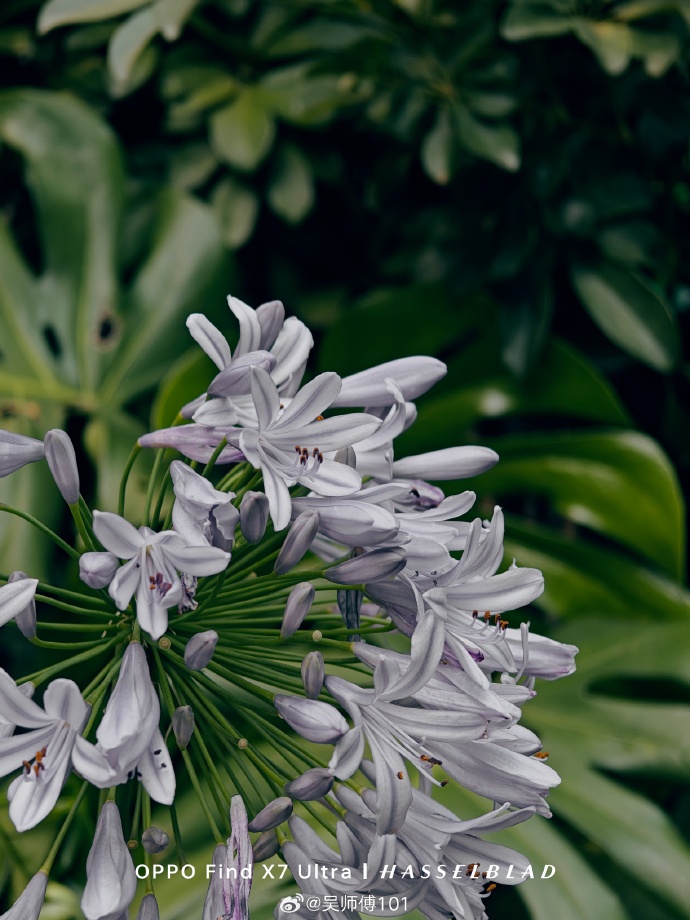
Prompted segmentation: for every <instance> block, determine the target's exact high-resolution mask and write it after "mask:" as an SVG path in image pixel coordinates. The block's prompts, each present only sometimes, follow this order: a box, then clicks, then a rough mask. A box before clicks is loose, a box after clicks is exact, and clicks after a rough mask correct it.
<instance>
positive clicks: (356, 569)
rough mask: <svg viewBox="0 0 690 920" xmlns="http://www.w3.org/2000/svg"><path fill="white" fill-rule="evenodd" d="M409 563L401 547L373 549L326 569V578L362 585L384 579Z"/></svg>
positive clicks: (341, 582) (339, 582) (340, 583)
mask: <svg viewBox="0 0 690 920" xmlns="http://www.w3.org/2000/svg"><path fill="white" fill-rule="evenodd" d="M406 564H407V558H406V556H405V553H404V552H403V551H402V550H401V549H388V548H385V547H382V548H380V549H372V550H370V551H369V552H368V553H363V554H362V555H361V556H355V557H353V558H352V559H347V560H346V561H345V562H341V563H340V565H334V566H332V567H331V568H330V569H326V571H325V572H324V573H323V574H324V578H327V579H328V580H329V581H333V582H335V583H336V584H339V585H361V584H364V583H366V582H376V581H383V579H384V578H390V576H391V575H396V574H397V573H398V572H400V571H402V569H404V568H405V565H406Z"/></svg>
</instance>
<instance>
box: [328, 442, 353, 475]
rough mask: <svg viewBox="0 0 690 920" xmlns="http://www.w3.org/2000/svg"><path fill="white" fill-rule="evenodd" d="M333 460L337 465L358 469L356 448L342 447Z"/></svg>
mask: <svg viewBox="0 0 690 920" xmlns="http://www.w3.org/2000/svg"><path fill="white" fill-rule="evenodd" d="M333 459H334V460H335V462H336V463H343V464H344V465H345V466H351V467H352V469H353V470H356V469H357V454H356V453H355V449H354V447H341V448H340V450H339V451H338V452H337V454H336V455H335V457H334V458H333Z"/></svg>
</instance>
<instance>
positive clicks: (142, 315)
mask: <svg viewBox="0 0 690 920" xmlns="http://www.w3.org/2000/svg"><path fill="white" fill-rule="evenodd" d="M227 258H228V257H227V255H226V253H225V250H224V248H223V246H222V243H221V240H220V235H219V231H218V225H217V223H216V220H215V218H214V217H213V214H212V211H211V209H210V208H209V207H208V206H206V205H204V204H201V202H199V201H197V200H195V199H192V198H189V197H187V196H185V195H181V194H179V193H177V192H173V191H166V192H165V193H164V194H163V195H162V196H161V198H160V211H159V219H158V223H157V226H156V231H155V236H154V243H153V247H152V249H151V252H150V254H149V255H148V258H147V260H146V262H145V263H144V265H143V266H142V267H141V270H140V271H139V273H138V275H137V277H136V278H135V281H134V283H133V285H132V289H131V291H130V293H129V296H128V302H127V305H126V324H125V328H124V333H123V339H122V344H121V346H120V348H119V349H118V351H117V353H116V354H115V358H116V360H115V359H114V360H113V361H112V363H111V365H110V368H109V371H108V374H107V377H106V379H105V380H104V382H103V385H102V387H101V389H100V391H99V398H100V400H101V401H102V402H103V403H105V404H106V405H107V404H109V403H110V402H111V401H115V400H117V402H118V403H119V404H120V405H121V404H123V403H125V402H126V401H127V400H128V399H130V398H131V397H132V396H134V395H135V394H137V393H140V392H142V391H143V390H145V389H147V388H152V387H153V386H155V384H156V383H158V381H160V379H161V377H162V376H163V374H164V373H165V372H166V371H167V370H168V368H169V365H170V361H171V359H174V358H175V357H177V355H178V354H179V352H180V341H182V342H185V339H184V338H182V339H181V336H185V335H186V330H185V318H186V316H187V315H188V314H189V313H191V312H192V311H193V310H195V309H198V307H199V305H201V304H206V303H211V304H213V303H221V302H222V299H223V296H224V293H225V292H224V290H223V288H224V282H223V280H222V279H223V265H224V264H226V265H227V264H228V261H227Z"/></svg>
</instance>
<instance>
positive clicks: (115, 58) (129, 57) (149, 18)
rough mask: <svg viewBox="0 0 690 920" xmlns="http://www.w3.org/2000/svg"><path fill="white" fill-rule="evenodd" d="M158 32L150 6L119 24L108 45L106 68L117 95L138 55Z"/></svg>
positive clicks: (122, 87)
mask: <svg viewBox="0 0 690 920" xmlns="http://www.w3.org/2000/svg"><path fill="white" fill-rule="evenodd" d="M157 34H158V23H157V21H156V16H155V14H154V12H153V9H152V7H150V6H148V7H146V9H144V10H139V12H138V13H135V14H134V15H133V16H130V17H129V19H127V20H126V21H125V22H123V23H122V25H121V26H119V27H118V28H117V29H116V30H115V33H114V34H113V37H112V39H111V40H110V44H109V45H108V69H109V70H110V73H111V74H112V77H113V80H114V82H115V87H116V90H117V92H118V95H122V94H123V89H124V87H126V86H127V83H128V82H129V79H130V76H131V74H132V70H133V68H134V65H135V64H136V62H137V60H138V59H139V57H140V55H141V54H142V52H143V51H144V49H145V48H146V46H147V45H148V43H149V42H150V41H151V39H152V38H153V37H154V36H155V35H157Z"/></svg>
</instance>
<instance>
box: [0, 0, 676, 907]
mask: <svg viewBox="0 0 690 920" xmlns="http://www.w3.org/2000/svg"><path fill="white" fill-rule="evenodd" d="M689 9H690V8H689V7H688V5H687V4H686V3H685V2H684V0H618V2H616V0H604V2H593V0H538V2H537V0H500V2H498V0H484V2H482V3H477V2H470V0H452V2H450V0H396V2H391V0H358V2H355V0H320V2H318V3H317V2H314V3H311V4H310V3H305V2H296V0H295V2H292V0H290V2H288V0H283V2H270V0H154V2H149V0H49V2H46V3H42V2H40V0H6V2H5V3H3V4H2V8H1V9H0V80H1V85H2V90H1V91H0V209H1V219H0V333H1V335H0V414H1V415H2V416H3V421H2V424H3V425H4V426H5V427H12V428H15V429H16V430H21V431H23V432H25V433H33V434H39V435H42V434H43V432H44V431H45V430H46V429H47V428H50V427H53V426H55V425H62V426H67V428H68V430H69V431H70V433H72V434H73V435H74V436H75V438H77V439H78V440H80V443H81V445H82V461H83V463H84V464H88V465H89V466H90V468H91V471H92V474H93V477H92V485H91V495H90V496H89V497H90V499H92V500H93V501H95V502H97V503H98V505H99V506H100V507H101V508H104V507H110V508H112V507H113V504H114V502H115V500H116V499H115V496H116V485H117V481H118V479H119V472H120V470H121V467H122V464H123V463H124V461H125V459H126V456H127V455H128V453H129V450H130V447H131V444H132V443H133V441H134V439H135V438H136V437H137V435H138V434H139V433H141V431H143V430H145V429H146V428H147V427H149V426H151V425H154V426H160V425H164V424H170V422H171V421H172V419H173V418H174V415H175V413H176V411H177V408H178V407H179V405H180V404H181V403H183V402H185V401H186V400H188V399H190V398H192V397H194V396H195V395H197V393H198V392H200V391H202V390H203V389H204V387H205V383H206V380H207V379H208V376H209V374H210V370H209V367H208V366H207V364H206V362H205V359H203V358H199V357H198V356H197V355H196V354H195V353H194V352H193V351H191V350H190V340H189V337H188V335H187V333H186V330H185V328H184V317H185V315H186V314H187V313H188V312H191V311H195V310H200V311H203V312H205V313H208V314H210V315H211V316H212V317H214V318H215V319H216V321H219V322H223V325H224V328H228V326H229V324H227V322H226V319H224V317H225V313H224V306H223V299H224V295H225V294H226V293H228V292H229V291H232V292H233V293H234V294H236V295H238V296H240V297H241V298H242V299H244V300H246V301H247V302H249V303H252V304H258V303H260V302H262V301H265V300H269V299H272V298H275V297H280V298H281V299H283V300H284V301H285V303H286V306H287V307H288V310H289V311H290V312H294V313H297V315H299V316H300V317H301V318H302V319H304V320H305V322H307V323H308V324H309V325H310V327H311V328H312V329H313V330H314V332H315V334H316V336H317V339H318V340H319V341H318V349H317V352H316V362H317V364H316V366H314V367H313V368H312V370H313V371H319V370H325V369H329V370H336V371H338V372H340V373H342V374H345V373H351V372H354V371H357V370H360V369H362V368H364V367H366V366H368V365H370V364H372V363H377V362H380V361H383V360H387V359H391V358H394V357H399V356H401V355H408V354H416V353H428V354H434V355H436V356H438V357H439V358H441V359H442V360H444V361H446V362H447V364H448V367H449V372H448V375H447V377H446V378H445V379H444V380H443V381H442V382H441V383H440V384H439V385H438V386H437V387H436V388H435V389H434V390H433V391H432V392H431V393H430V394H428V396H427V397H425V398H424V399H422V400H420V404H419V418H418V421H417V423H416V425H415V426H414V427H413V428H412V429H410V431H408V432H407V433H406V434H405V435H404V436H403V437H402V438H401V439H400V443H399V446H398V455H402V454H404V453H405V452H416V451H423V450H432V449H435V448H439V447H444V446H448V445H450V444H454V443H462V442H469V443H486V444H488V445H490V446H492V447H494V448H495V449H496V450H498V451H499V453H500V454H501V463H500V464H499V465H498V466H497V467H496V468H495V469H494V470H492V471H491V472H490V473H488V474H486V475H485V476H484V477H482V478H481V479H480V480H478V481H477V482H476V483H475V482H472V483H470V486H471V487H473V488H475V489H476V490H477V492H478V494H479V495H480V499H481V501H482V505H481V511H482V513H483V514H485V515H490V513H491V508H492V506H493V504H494V503H496V502H498V503H500V504H501V505H503V506H504V508H505V509H506V511H507V515H508V527H507V534H508V539H507V541H506V549H507V559H506V561H507V562H509V561H510V559H511V558H512V557H515V558H516V559H517V561H518V563H519V564H521V565H536V566H539V567H540V568H542V569H543V570H544V573H545V575H546V580H547V590H546V592H545V594H544V595H543V597H542V598H540V599H539V602H538V605H537V606H536V607H535V608H534V609H533V610H532V611H530V619H531V621H532V623H533V624H534V626H535V628H536V629H537V631H542V632H547V633H548V634H550V635H553V636H555V637H557V638H562V639H564V640H566V641H569V642H573V643H575V644H577V645H578V646H580V647H581V649H582V651H581V655H580V659H579V670H578V673H577V674H576V675H575V676H574V677H572V678H569V679H567V680H565V681H563V682H561V683H557V684H548V685H545V686H543V687H542V690H543V692H542V693H541V695H540V696H539V697H538V699H537V700H536V701H535V702H534V703H531V704H530V706H529V707H527V709H526V718H527V721H528V724H530V725H531V726H532V727H534V728H535V730H537V731H538V732H539V733H540V735H541V736H542V738H543V740H544V743H545V745H546V747H547V749H549V750H551V752H552V761H551V762H552V764H553V765H554V766H555V767H556V769H557V770H558V771H559V772H560V773H561V774H562V776H563V780H564V782H563V785H562V786H561V787H560V788H559V789H558V790H556V791H555V792H554V793H553V795H552V797H551V798H552V806H553V809H554V813H555V818H554V820H553V822H551V823H550V824H547V823H546V822H544V821H538V822H530V823H529V824H528V825H526V826H525V827H524V828H515V829H513V830H511V831H510V832H509V833H506V835H505V837H506V841H507V842H508V840H510V842H512V843H514V844H515V845H516V846H518V847H519V848H521V849H524V850H525V851H526V852H527V853H528V854H530V855H531V856H532V858H533V859H534V861H535V863H543V862H545V861H546V862H554V863H557V864H558V873H557V876H556V877H555V879H554V880H551V881H544V882H539V881H535V882H530V883H527V884H526V885H524V886H519V888H517V889H516V890H506V891H501V892H499V894H497V895H496V896H494V897H493V898H492V900H491V904H490V908H491V913H492V917H498V918H501V917H511V918H522V917H525V918H532V920H542V918H546V917H553V916H556V915H557V916H558V917H563V918H570V917H572V918H576V917H578V918H579V917H587V918H588V920H589V918H592V920H598V918H601V920H612V918H631V920H656V918H661V917H664V918H668V917H670V918H684V920H688V918H690V907H688V905H689V904H690V893H688V892H687V890H686V888H685V887H684V886H685V885H686V879H687V867H688V866H689V865H690V862H689V857H690V849H689V847H688V841H689V838H690V794H689V793H690V790H689V788H688V779H687V777H688V775H689V770H688V756H689V751H688V748H687V737H688V725H687V720H688V701H689V690H688V688H689V686H690V643H688V631H687V625H686V621H687V616H688V592H687V590H686V587H685V569H686V541H685V532H686V509H685V504H684V500H683V495H684V494H685V492H686V491H687V484H688V473H689V469H690V437H689V436H688V431H689V430H690V415H689V413H690V408H689V401H688V395H689V393H690V379H689V370H688V364H687V353H686V348H685V340H686V338H687V327H688V315H689V314H688V308H690V270H689V269H688V265H689V264H690V258H689V256H690V252H689V250H690V232H689V231H690V220H689V215H690V146H689V145H690V102H689V99H690V95H689V94H688V84H689V80H690V70H689V66H688V65H689V63H690V57H689V55H688V47H689V34H688V28H689V25H690V15H689V12H688V10H689ZM142 472H143V473H145V469H144V468H143V467H142ZM134 484H135V485H136V483H134ZM448 485H449V486H450V491H452V489H453V488H456V489H457V490H460V489H462V488H464V487H465V483H457V484H448ZM17 493H19V497H17ZM9 494H12V495H13V497H14V498H15V500H16V501H17V502H18V503H20V504H21V505H22V507H25V508H27V509H28V510H31V508H32V507H33V508H34V509H35V508H40V509H41V510H42V512H43V514H44V516H46V517H47V518H50V517H51V516H52V519H53V522H54V523H55V522H57V521H58V519H59V517H60V515H61V514H62V513H63V511H62V508H61V505H60V503H59V501H58V497H57V494H56V493H55V490H54V488H53V487H52V484H51V483H50V482H49V481H46V480H45V477H42V476H41V471H39V470H35V471H34V470H33V468H30V469H27V470H24V471H22V472H21V473H20V474H18V475H17V477H16V478H13V479H12V481H11V484H10V482H9V481H8V480H4V481H3V482H2V483H0V498H4V497H5V496H7V495H9ZM132 495H133V497H135V495H136V493H135V492H134V491H133V492H132ZM0 539H1V540H2V542H1V543H0V551H1V552H2V566H3V568H4V569H11V568H15V567H22V568H27V567H28V566H29V562H30V563H31V565H32V566H33V567H34V569H35V570H36V571H38V572H44V571H46V570H47V569H49V568H50V566H51V564H52V562H51V559H50V558H49V557H47V556H46V555H45V549H44V547H42V546H41V545H40V544H37V543H36V542H35V541H32V540H30V539H29V536H28V534H27V533H26V531H25V528H24V527H23V526H22V525H21V522H19V523H17V522H15V521H13V522H12V523H11V524H9V525H7V524H5V522H3V529H2V531H1V533H0ZM27 560H29V561H27ZM12 639H13V640H14V636H12ZM19 648H20V647H19V645H18V644H17V645H16V649H17V652H16V653H17V654H21V653H20V651H19ZM456 805H457V807H458V808H459V809H460V810H461V811H465V812H466V811H469V810H471V809H472V808H473V807H476V803H472V802H471V801H469V800H468V799H467V798H466V797H465V798H463V796H461V795H460V794H459V793H456ZM192 807H193V806H192ZM0 827H2V825H1V824H0ZM87 833H88V831H87V829H85V834H87ZM87 844H88V841H87V840H86V838H85V845H87ZM198 845H199V846H201V842H199V844H198ZM195 846H196V842H195V843H194V844H193V849H194V847H195ZM200 858H201V857H200ZM204 861H205V858H201V862H204ZM74 864H75V863H74V861H68V862H65V863H63V864H62V873H63V874H62V877H61V878H60V879H59V880H58V881H59V882H62V883H63V884H62V886H61V887H59V886H56V887H55V889H54V890H53V894H54V898H53V900H54V904H53V906H51V911H52V913H50V917H54V918H55V920H57V918H58V917H60V918H63V920H69V918H71V917H73V916H75V917H79V913H78V911H77V912H76V913H75V910H76V908H75V907H74V899H73V895H72V892H71V890H70V886H74V885H78V882H79V878H78V876H77V875H75V873H74V869H73V866H74ZM0 878H1V879H2V880H3V883H4V884H5V886H6V889H7V890H6V892H5V896H7V895H8V892H9V888H10V886H11V883H12V881H13V876H12V874H11V870H10V869H9V868H3V870H2V874H0ZM14 883H15V884H18V881H17V879H14ZM65 886H67V887H65ZM161 888H162V891H161V901H162V903H163V911H164V914H163V915H164V916H167V917H169V918H172V917H173V916H174V915H175V916H178V915H179V916H182V915H181V914H180V913H179V911H180V910H183V911H187V910H189V908H188V907H182V906H180V905H181V904H182V902H181V900H180V898H181V889H179V888H177V887H175V886H172V887H171V888H170V889H169V895H167V896H166V894H165V890H166V889H165V887H164V886H161ZM1 897H2V895H0V899H1ZM258 898H259V900H257V901H256V904H257V905H258V907H257V908H256V910H258V913H257V914H256V915H257V917H259V918H260V920H263V917H264V916H265V917H268V916H269V915H270V906H271V896H270V895H269V896H265V895H262V894H259V895H258ZM520 898H521V899H522V901H520ZM166 901H167V903H166ZM174 902H177V903H174ZM166 908H167V913H166V912H165V911H166ZM174 910H177V911H178V913H177V914H173V913H172V911H174ZM184 915H185V916H187V915H188V914H187V913H185V914H184Z"/></svg>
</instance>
